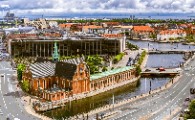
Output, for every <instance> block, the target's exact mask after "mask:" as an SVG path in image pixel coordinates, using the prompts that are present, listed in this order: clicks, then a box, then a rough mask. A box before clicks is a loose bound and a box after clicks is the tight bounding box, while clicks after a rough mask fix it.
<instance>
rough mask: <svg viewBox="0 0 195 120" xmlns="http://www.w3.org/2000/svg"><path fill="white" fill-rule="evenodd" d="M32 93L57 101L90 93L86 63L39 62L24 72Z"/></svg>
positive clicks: (24, 77)
mask: <svg viewBox="0 0 195 120" xmlns="http://www.w3.org/2000/svg"><path fill="white" fill-rule="evenodd" d="M24 80H27V81H28V82H29V85H30V93H31V94H34V95H36V96H39V97H41V98H43V99H45V100H49V101H55V100H61V99H64V98H66V97H69V96H71V95H73V94H79V93H85V92H88V91H89V86H90V85H89V84H90V77H89V71H88V68H87V66H86V64H85V63H82V62H81V63H79V64H74V63H67V62H57V63H53V62H40V63H39V62H37V63H34V64H31V65H30V66H29V67H27V69H26V70H25V71H24V72H23V81H24Z"/></svg>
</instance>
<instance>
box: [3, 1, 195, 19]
mask: <svg viewBox="0 0 195 120" xmlns="http://www.w3.org/2000/svg"><path fill="white" fill-rule="evenodd" d="M0 9H1V11H3V10H5V11H7V10H10V11H11V12H14V13H15V14H16V15H18V16H25V15H41V14H44V15H51V16H52V15H64V14H97V13H98V14H127V13H128V14H140V13H142V14H149V13H160V14H161V13H162V14H174V13H185V14H192V15H194V12H195V0H0ZM1 13H2V12H1ZM0 16H2V14H1V15H0Z"/></svg>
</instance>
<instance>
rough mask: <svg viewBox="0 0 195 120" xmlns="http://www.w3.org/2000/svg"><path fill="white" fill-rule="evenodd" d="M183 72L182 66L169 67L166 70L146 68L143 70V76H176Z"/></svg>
mask: <svg viewBox="0 0 195 120" xmlns="http://www.w3.org/2000/svg"><path fill="white" fill-rule="evenodd" d="M180 72H181V69H180V68H167V69H164V70H159V69H158V68H144V69H143V71H142V72H141V75H142V76H161V75H169V76H174V75H177V74H179V73H180Z"/></svg>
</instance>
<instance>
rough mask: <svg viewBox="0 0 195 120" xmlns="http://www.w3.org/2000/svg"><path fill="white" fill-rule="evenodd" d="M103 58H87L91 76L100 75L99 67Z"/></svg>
mask: <svg viewBox="0 0 195 120" xmlns="http://www.w3.org/2000/svg"><path fill="white" fill-rule="evenodd" d="M102 61H103V58H102V57H100V56H99V55H93V56H92V55H89V56H87V58H86V62H87V65H88V66H89V69H90V74H94V73H98V72H99V67H100V66H101V65H102Z"/></svg>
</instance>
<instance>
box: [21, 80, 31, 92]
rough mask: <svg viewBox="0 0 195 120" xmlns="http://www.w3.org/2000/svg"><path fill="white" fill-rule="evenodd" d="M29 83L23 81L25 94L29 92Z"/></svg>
mask: <svg viewBox="0 0 195 120" xmlns="http://www.w3.org/2000/svg"><path fill="white" fill-rule="evenodd" d="M29 86H30V85H29V82H28V80H23V82H22V89H23V90H24V91H25V92H29Z"/></svg>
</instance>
